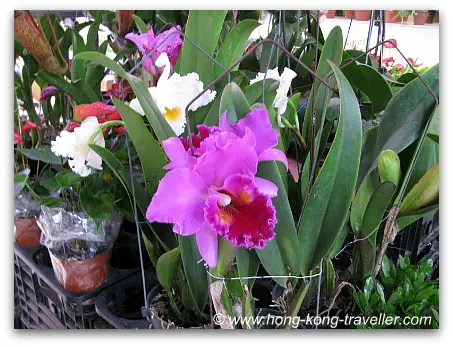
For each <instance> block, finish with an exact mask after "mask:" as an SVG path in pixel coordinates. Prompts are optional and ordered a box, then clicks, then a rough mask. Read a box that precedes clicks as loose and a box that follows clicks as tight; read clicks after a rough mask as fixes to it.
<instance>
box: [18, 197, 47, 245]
mask: <svg viewBox="0 0 453 347" xmlns="http://www.w3.org/2000/svg"><path fill="white" fill-rule="evenodd" d="M40 212H41V209H40V202H39V201H38V200H36V199H34V198H33V196H32V195H31V193H29V192H25V191H24V192H22V193H21V194H19V195H17V196H16V197H15V198H14V241H15V242H16V244H17V245H19V246H21V247H36V246H39V240H40V238H41V230H39V227H38V224H37V223H36V217H38V216H39V213H40Z"/></svg>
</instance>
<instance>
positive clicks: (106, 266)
mask: <svg viewBox="0 0 453 347" xmlns="http://www.w3.org/2000/svg"><path fill="white" fill-rule="evenodd" d="M73 241H74V242H75V244H77V246H76V247H74V244H72V245H68V244H65V245H64V246H61V247H59V248H57V249H49V254H50V259H51V261H52V267H53V270H54V273H55V277H56V278H57V280H58V283H59V284H60V286H61V287H62V288H64V289H66V290H68V291H70V292H76V293H85V292H89V291H92V290H95V289H96V288H98V287H100V286H101V285H103V284H104V283H105V282H106V281H107V279H108V277H109V273H110V258H111V256H112V251H111V249H109V248H108V246H105V245H103V244H99V245H98V246H97V247H96V249H97V252H96V254H95V255H94V256H92V254H90V252H89V250H88V248H89V247H88V245H87V244H86V243H85V242H83V241H80V240H73ZM90 246H91V247H93V243H91V245H90Z"/></svg>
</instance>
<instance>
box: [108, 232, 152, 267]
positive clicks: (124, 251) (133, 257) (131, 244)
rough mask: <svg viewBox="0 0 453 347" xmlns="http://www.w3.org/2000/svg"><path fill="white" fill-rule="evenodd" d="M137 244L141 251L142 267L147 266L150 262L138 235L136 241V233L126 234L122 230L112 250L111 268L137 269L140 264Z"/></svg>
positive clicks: (141, 239)
mask: <svg viewBox="0 0 453 347" xmlns="http://www.w3.org/2000/svg"><path fill="white" fill-rule="evenodd" d="M138 242H140V245H141V249H142V254H143V265H145V266H147V265H149V264H150V263H151V261H150V259H149V256H148V253H147V251H146V247H145V243H144V241H143V238H142V236H141V235H140V238H139V239H138V238H137V233H136V232H127V231H125V230H124V229H122V230H121V233H120V235H119V236H118V239H117V240H116V241H115V243H114V245H113V248H112V260H111V262H110V265H111V267H113V268H115V269H118V270H132V269H139V268H140V265H141V264H140V250H139V244H138Z"/></svg>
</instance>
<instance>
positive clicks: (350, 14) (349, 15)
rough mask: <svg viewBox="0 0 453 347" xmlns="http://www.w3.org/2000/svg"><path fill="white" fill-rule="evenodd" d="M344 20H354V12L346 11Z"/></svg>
mask: <svg viewBox="0 0 453 347" xmlns="http://www.w3.org/2000/svg"><path fill="white" fill-rule="evenodd" d="M343 13H344V18H352V17H354V10H344V11H343Z"/></svg>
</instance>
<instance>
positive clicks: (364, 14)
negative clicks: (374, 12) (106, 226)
mask: <svg viewBox="0 0 453 347" xmlns="http://www.w3.org/2000/svg"><path fill="white" fill-rule="evenodd" d="M354 15H355V19H357V20H360V21H367V20H370V17H371V11H370V10H361V11H354Z"/></svg>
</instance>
